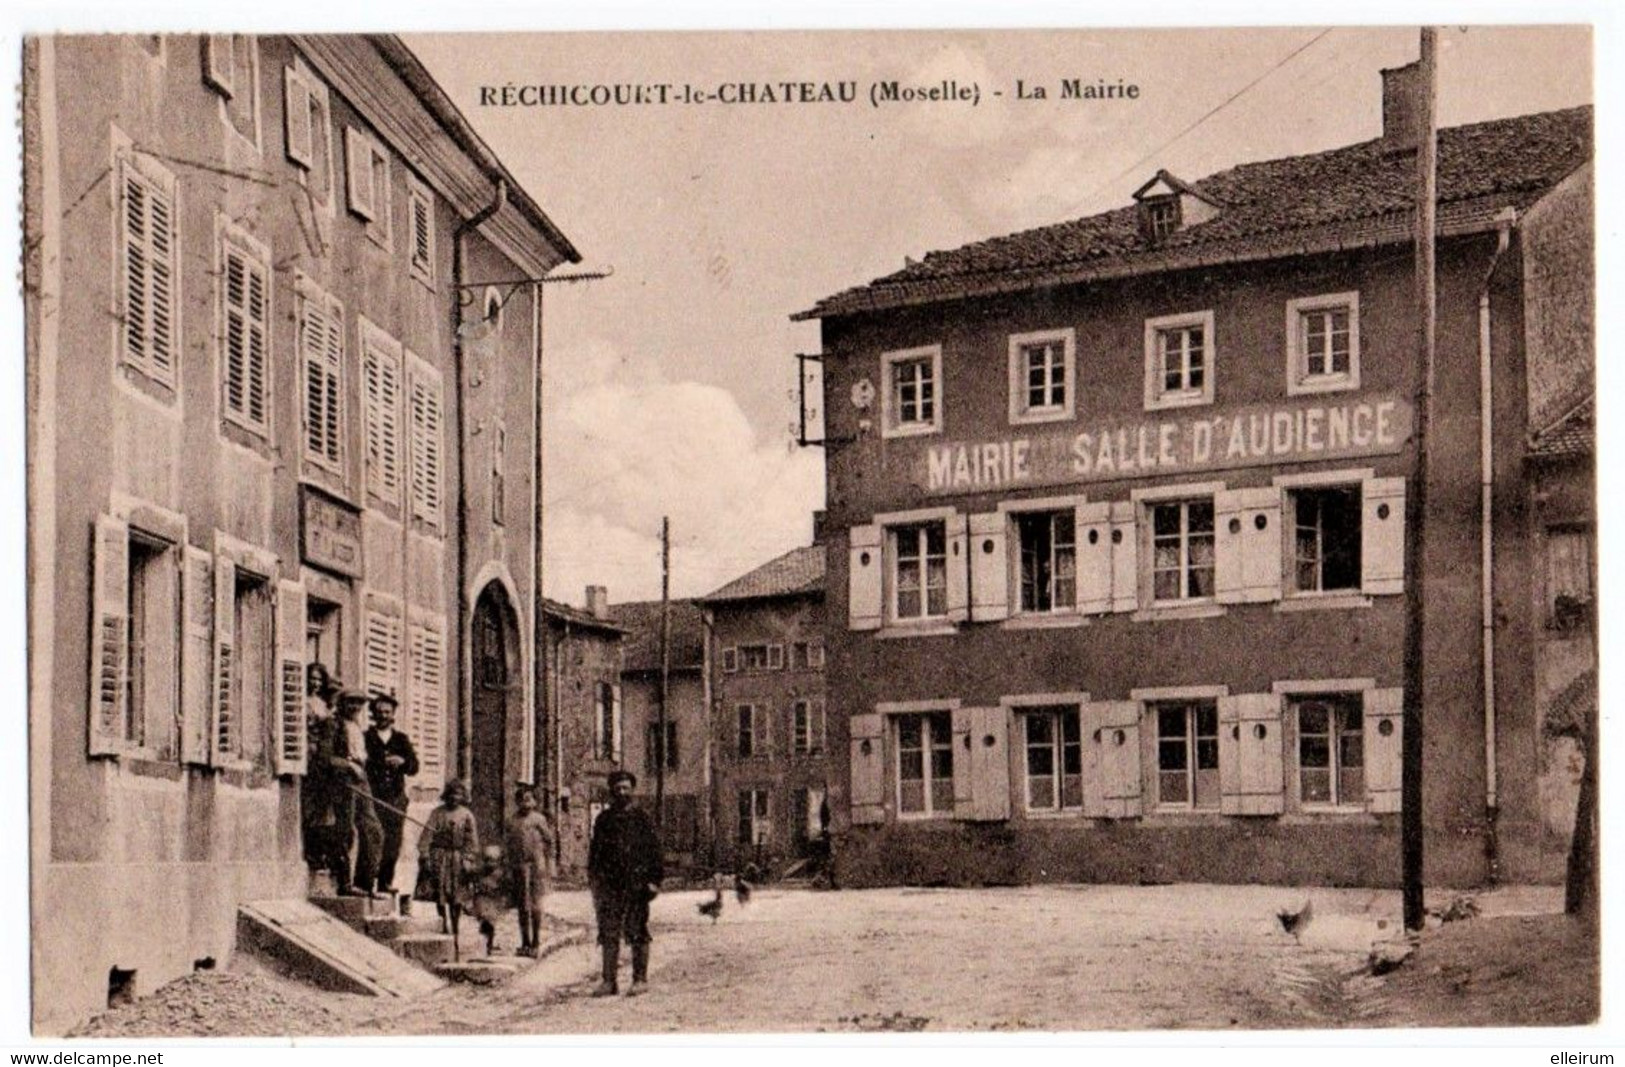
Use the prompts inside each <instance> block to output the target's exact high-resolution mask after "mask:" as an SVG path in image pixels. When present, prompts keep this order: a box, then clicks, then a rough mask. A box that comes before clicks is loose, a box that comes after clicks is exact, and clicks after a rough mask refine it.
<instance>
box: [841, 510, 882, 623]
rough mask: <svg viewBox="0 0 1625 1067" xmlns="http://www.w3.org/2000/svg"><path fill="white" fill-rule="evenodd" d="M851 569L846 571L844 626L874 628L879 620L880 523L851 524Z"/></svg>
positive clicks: (849, 533) (849, 537)
mask: <svg viewBox="0 0 1625 1067" xmlns="http://www.w3.org/2000/svg"><path fill="white" fill-rule="evenodd" d="M847 536H848V539H849V541H850V551H851V569H850V570H849V571H848V573H847V626H848V627H849V628H850V629H853V630H877V629H879V628H880V621H881V593H880V590H881V582H880V570H881V563H882V560H883V556H884V554H883V553H882V552H881V550H880V527H878V526H854V527H852V528H851V530H849V531H848V534H847Z"/></svg>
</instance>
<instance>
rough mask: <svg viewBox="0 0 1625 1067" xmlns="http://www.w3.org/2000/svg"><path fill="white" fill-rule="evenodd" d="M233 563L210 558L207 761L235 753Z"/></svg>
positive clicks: (218, 760)
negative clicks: (211, 597) (211, 661)
mask: <svg viewBox="0 0 1625 1067" xmlns="http://www.w3.org/2000/svg"><path fill="white" fill-rule="evenodd" d="M236 642H237V565H236V564H235V563H233V562H232V561H231V560H230V559H227V558H226V557H224V556H218V557H216V558H215V561H214V692H213V693H212V694H211V696H212V699H211V700H210V702H209V716H210V717H209V726H210V729H209V745H210V762H211V763H214V764H216V765H219V764H221V763H224V762H229V761H230V760H233V759H235V758H236V755H237V716H236V708H235V706H234V704H233V692H232V690H233V689H234V684H233V678H234V675H235V673H236V670H237V663H236Z"/></svg>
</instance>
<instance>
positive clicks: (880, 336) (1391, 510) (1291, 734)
mask: <svg viewBox="0 0 1625 1067" xmlns="http://www.w3.org/2000/svg"><path fill="white" fill-rule="evenodd" d="M1414 75H1415V67H1414V65H1413V67H1410V68H1401V69H1399V70H1394V71H1386V72H1384V95H1383V107H1382V133H1381V136H1379V137H1377V138H1376V139H1374V140H1370V141H1366V142H1364V143H1361V144H1355V145H1350V146H1348V147H1345V148H1339V149H1335V150H1332V151H1326V152H1318V153H1315V154H1312V155H1304V156H1298V157H1293V158H1286V159H1275V160H1266V161H1263V162H1257V163H1248V164H1244V165H1241V166H1236V167H1233V168H1231V169H1228V170H1224V171H1221V172H1220V173H1217V174H1214V175H1212V176H1210V177H1207V178H1203V179H1201V180H1197V181H1186V180H1182V179H1181V178H1179V177H1177V176H1175V175H1172V174H1169V173H1167V172H1165V171H1158V172H1156V173H1155V174H1154V175H1152V176H1150V177H1149V178H1148V179H1147V180H1145V181H1144V182H1143V184H1140V185H1139V187H1138V188H1137V189H1133V190H1132V198H1131V202H1129V203H1127V204H1126V205H1125V206H1123V207H1120V208H1117V209H1115V210H1111V211H1107V212H1104V213H1102V214H1098V215H1093V216H1090V217H1087V218H1081V219H1076V220H1072V221H1068V222H1063V223H1060V224H1058V225H1054V226H1047V227H1042V228H1039V229H1035V230H1030V231H1026V232H1022V233H1017V234H1012V235H1010V236H1006V237H998V238H993V239H990V240H986V241H981V242H978V243H975V244H971V245H967V246H965V247H963V248H959V249H955V250H951V251H945V252H935V253H931V254H929V255H927V256H926V257H925V258H924V259H923V260H921V261H918V262H911V263H910V264H909V265H907V266H906V267H905V268H904V269H903V270H901V271H899V272H897V273H895V274H891V275H888V276H886V277H883V278H880V279H878V280H876V281H874V282H871V283H869V284H867V285H862V286H859V287H857V288H854V289H850V290H847V291H845V292H841V293H838V294H836V295H834V296H831V297H828V298H827V299H824V300H822V301H820V302H818V303H817V304H816V305H815V306H814V307H813V308H812V309H810V310H808V311H805V312H802V313H800V314H799V315H797V316H796V318H798V319H809V320H817V321H819V322H820V323H821V326H822V336H823V355H822V362H823V368H824V383H823V384H824V395H825V396H826V397H828V398H830V399H829V403H828V405H827V411H826V414H825V418H826V427H825V430H826V436H827V438H828V439H829V441H830V442H831V444H832V445H833V446H835V447H831V448H830V450H829V451H828V453H827V482H828V484H827V499H828V501H829V516H828V523H829V535H828V539H827V540H828V546H829V556H828V565H829V590H830V603H829V620H828V626H827V630H826V633H827V638H826V640H827V645H828V657H829V670H828V674H827V683H826V699H827V701H828V707H829V709H830V712H831V714H830V716H829V722H828V741H829V745H830V748H831V750H832V751H834V752H837V753H839V754H840V758H839V759H837V760H836V761H835V762H834V765H833V767H832V778H831V783H830V795H831V798H832V800H833V803H832V805H831V807H832V811H833V815H834V837H835V853H836V867H837V873H838V876H839V880H840V882H841V884H843V885H862V884H877V883H907V882H913V883H940V882H948V883H961V884H962V883H976V882H999V883H1009V882H1032V881H1041V880H1081V881H1121V882H1157V881H1166V880H1182V881H1211V882H1279V883H1296V884H1334V885H1339V884H1340V885H1371V886H1395V885H1398V884H1399V881H1400V871H1401V865H1400V845H1399V833H1400V831H1399V819H1400V815H1399V813H1400V806H1401V788H1400V777H1401V776H1400V767H1401V748H1402V737H1403V729H1404V721H1403V715H1402V679H1403V648H1404V643H1405V631H1406V604H1407V598H1408V594H1411V595H1416V596H1419V597H1420V598H1421V600H1422V603H1423V610H1424V611H1425V618H1426V629H1425V633H1426V646H1425V656H1426V676H1425V679H1424V691H1423V694H1422V703H1423V707H1424V709H1425V710H1424V713H1423V714H1424V719H1423V722H1424V723H1425V738H1424V743H1423V747H1422V771H1423V790H1422V798H1421V804H1422V818H1423V822H1424V824H1425V827H1426V833H1425V855H1426V864H1425V870H1424V880H1425V881H1426V883H1427V884H1429V885H1458V886H1463V885H1476V884H1481V883H1484V882H1486V881H1489V880H1492V879H1495V878H1502V879H1506V880H1511V881H1521V880H1530V879H1544V878H1551V877H1553V876H1554V874H1555V871H1554V868H1553V865H1552V862H1551V861H1552V857H1553V854H1554V850H1555V851H1559V852H1560V850H1561V841H1560V840H1558V838H1560V837H1561V836H1562V834H1561V832H1560V831H1561V819H1560V818H1555V819H1554V818H1553V817H1552V815H1551V812H1550V806H1549V805H1545V806H1543V798H1542V791H1543V789H1546V788H1547V787H1548V785H1549V784H1550V783H1549V779H1550V776H1549V775H1543V771H1542V768H1543V765H1544V764H1545V761H1546V759H1547V758H1548V757H1547V755H1543V753H1546V752H1547V749H1546V748H1545V747H1544V745H1543V741H1542V724H1541V712H1540V710H1539V709H1540V708H1541V707H1542V700H1540V699H1537V698H1539V697H1541V695H1542V694H1543V693H1550V692H1551V691H1552V690H1553V689H1554V688H1557V687H1559V686H1561V684H1562V682H1563V679H1564V677H1566V676H1571V675H1574V674H1575V672H1576V670H1577V669H1579V668H1580V667H1581V665H1582V664H1583V663H1584V662H1588V661H1589V658H1590V657H1591V656H1592V655H1594V653H1593V651H1592V646H1591V645H1590V644H1589V642H1590V635H1589V632H1588V631H1587V629H1586V627H1587V626H1588V622H1586V621H1585V620H1588V619H1589V610H1590V601H1591V596H1592V594H1591V589H1592V586H1591V584H1590V579H1589V573H1590V569H1591V563H1590V559H1591V558H1593V557H1592V556H1589V555H1586V556H1584V558H1582V555H1583V554H1585V553H1591V552H1592V551H1593V545H1594V541H1593V539H1592V537H1591V535H1590V529H1591V527H1590V522H1591V516H1592V514H1594V512H1593V510H1592V508H1593V504H1592V501H1591V499H1590V493H1591V489H1590V460H1589V456H1588V455H1587V456H1586V457H1583V458H1582V457H1580V456H1578V455H1571V454H1570V453H1569V451H1568V450H1569V449H1571V448H1572V445H1571V444H1570V439H1571V436H1572V433H1573V431H1574V430H1575V429H1576V428H1577V423H1576V422H1575V420H1576V419H1577V418H1580V417H1581V416H1580V413H1579V409H1577V408H1574V407H1573V405H1572V404H1571V405H1570V407H1569V408H1568V409H1565V408H1564V401H1563V400H1562V398H1561V395H1560V391H1554V392H1553V393H1552V394H1551V396H1550V397H1549V399H1550V401H1551V402H1550V403H1544V402H1542V400H1543V392H1542V391H1543V390H1544V389H1545V388H1546V385H1547V383H1546V381H1545V379H1540V380H1537V381H1536V382H1535V383H1534V384H1533V385H1532V386H1530V387H1526V377H1525V374H1526V366H1527V365H1528V364H1529V362H1530V361H1531V360H1533V359H1535V358H1537V348H1538V345H1537V341H1536V339H1535V338H1534V337H1531V336H1529V335H1528V330H1529V328H1530V325H1531V322H1532V315H1533V314H1534V313H1535V312H1536V310H1537V309H1539V308H1541V306H1542V302H1543V301H1549V302H1550V304H1551V306H1550V307H1548V308H1546V312H1547V316H1548V319H1549V320H1550V321H1553V322H1555V323H1558V325H1556V326H1554V328H1553V330H1552V331H1551V332H1552V335H1553V336H1554V337H1557V338H1561V339H1562V348H1563V355H1562V358H1563V359H1564V360H1565V361H1567V362H1568V363H1569V364H1570V365H1572V366H1573V367H1575V368H1583V370H1584V377H1585V378H1586V379H1587V380H1589V375H1590V367H1591V362H1592V359H1593V355H1592V351H1591V342H1590V333H1589V305H1588V304H1587V305H1586V313H1585V316H1584V317H1585V318H1586V320H1587V326H1586V329H1585V331H1583V332H1577V329H1576V326H1575V318H1576V316H1575V315H1574V314H1573V313H1574V310H1575V308H1576V307H1577V306H1579V302H1582V301H1589V299H1590V298H1589V292H1590V290H1591V287H1592V284H1593V283H1592V274H1591V264H1590V253H1589V251H1588V250H1587V251H1583V252H1578V251H1577V247H1578V246H1576V245H1575V244H1574V243H1572V242H1575V241H1578V240H1579V239H1580V237H1581V235H1585V239H1586V241H1587V242H1589V231H1590V227H1591V225H1592V224H1591V221H1590V217H1589V210H1588V209H1587V208H1584V207H1581V208H1575V207H1573V206H1572V205H1570V204H1568V203H1567V202H1566V201H1567V200H1568V198H1569V197H1570V194H1571V193H1573V194H1575V195H1576V196H1578V195H1579V194H1578V192H1577V190H1576V188H1575V187H1576V186H1577V185H1582V186H1585V187H1586V189H1587V190H1588V188H1589V187H1588V185H1585V183H1586V182H1587V180H1588V178H1587V176H1585V175H1584V174H1583V173H1582V172H1583V171H1584V169H1585V168H1587V166H1588V163H1589V161H1590V159H1591V151H1592V149H1591V145H1592V113H1591V109H1590V108H1576V109H1572V110H1566V111H1556V112H1550V113H1543V114H1534V115H1524V116H1519V117H1515V118H1507V119H1500V120H1495V121H1489V122H1482V123H1477V124H1474V125H1470V126H1462V127H1456V128H1451V129H1445V130H1442V131H1440V133H1439V135H1438V217H1437V228H1438V255H1437V264H1438V267H1437V277H1438V296H1437V308H1438V329H1437V375H1436V385H1435V395H1434V405H1433V411H1434V418H1433V420H1432V424H1431V430H1430V436H1429V442H1430V452H1431V461H1430V465H1429V469H1428V470H1427V471H1425V472H1423V474H1422V476H1423V477H1425V478H1426V486H1427V493H1426V501H1427V503H1426V511H1425V513H1423V514H1422V515H1421V516H1420V521H1421V522H1422V523H1424V524H1425V531H1426V543H1427V550H1426V551H1427V555H1426V558H1425V561H1424V563H1425V574H1426V580H1425V584H1424V585H1423V586H1422V587H1421V588H1419V589H1418V588H1414V587H1413V576H1412V574H1411V573H1410V572H1409V571H1408V569H1407V566H1406V549H1405V543H1406V523H1407V521H1408V519H1407V498H1408V494H1409V493H1411V492H1413V491H1414V487H1415V486H1416V485H1417V484H1419V483H1418V482H1417V481H1416V480H1415V479H1416V476H1417V474H1416V468H1417V466H1418V457H1417V451H1416V449H1415V447H1414V438H1413V433H1414V430H1415V428H1416V425H1417V411H1416V408H1415V398H1416V396H1417V384H1418V370H1419V367H1420V361H1419V359H1418V358H1417V356H1416V337H1417V336H1418V316H1417V312H1416V309H1415V296H1414V292H1415V289H1414V284H1413V277H1414V275H1413V258H1412V246H1411V231H1412V218H1413V214H1414V212H1413V207H1412V205H1413V193H1412V190H1413V188H1414V185H1415V183H1414V180H1413V175H1414V174H1415V171H1416V146H1417V144H1418V142H1419V131H1418V129H1417V128H1416V126H1415V125H1414V115H1415V114H1416V113H1417V112H1416V109H1415V108H1414V107H1413V106H1412V103H1413V97H1412V96H1411V94H1412V93H1413V92H1414V83H1415V81H1416V79H1415V77H1414ZM1373 103H1375V100H1374V101H1373ZM1373 111H1374V112H1375V107H1373ZM1577 175H1579V177H1577ZM1130 192H1131V190H1130V189H1125V190H1124V193H1125V195H1127V194H1129V193H1130ZM1586 195H1587V196H1588V195H1589V193H1588V192H1587V194H1586ZM1548 216H1551V217H1548ZM1548 229H1550V232H1551V234H1552V239H1551V240H1549V241H1548V240H1543V239H1542V236H1541V235H1542V233H1543V232H1546V231H1548ZM1584 247H1585V248H1586V249H1589V243H1587V244H1586V245H1585V246H1584ZM825 251H826V252H827V251H828V250H825ZM1559 275H1561V276H1559ZM1547 282H1549V283H1551V284H1543V283H1547ZM1556 309H1562V314H1559V313H1558V311H1557V310H1556ZM1565 315H1566V316H1567V317H1566V318H1565ZM1553 316H1555V318H1554V317H1553ZM1562 322H1567V323H1568V325H1567V326H1563V325H1562ZM1554 358H1556V357H1555V354H1554ZM1567 395H1568V396H1570V397H1572V393H1569V394H1567ZM1588 410H1589V409H1587V411H1588ZM1537 411H1546V412H1548V413H1549V414H1550V416H1551V418H1550V419H1540V418H1537V417H1536V412H1537ZM1532 434H1533V438H1531V435H1532ZM1586 436H1588V435H1586ZM1531 441H1532V442H1533V443H1531ZM1588 447H1589V446H1587V448H1588ZM1557 451H1563V453H1564V455H1563V456H1561V457H1560V456H1557V455H1554V454H1553V453H1554V452H1557ZM1534 471H1539V473H1538V474H1535V473H1532V472H1534ZM1558 482H1561V483H1562V488H1561V489H1559V488H1558V484H1557V483H1558ZM1535 483H1538V484H1539V485H1540V486H1547V487H1549V488H1547V489H1541V488H1535V489H1534V492H1535V499H1534V501H1533V504H1532V498H1531V490H1532V487H1533V486H1534V484H1535ZM1542 492H1545V493H1546V496H1545V497H1544V499H1541V498H1540V494H1541V493H1542ZM1543 545H1544V547H1543ZM1542 560H1544V562H1542ZM1542 568H1544V577H1542ZM742 639H743V638H741V640H742ZM1570 643H1573V644H1575V645H1576V646H1577V647H1576V648H1564V649H1562V650H1561V651H1560V650H1559V646H1563V645H1566V644H1570ZM1581 643H1584V648H1579V647H1578V645H1579V644H1581ZM736 654H737V653H736ZM1537 660H1538V661H1540V662H1539V664H1538V665H1537ZM1559 660H1561V661H1562V665H1561V666H1559V665H1558V664H1559ZM737 663H738V661H736V666H737ZM720 696H721V694H719V697H720ZM730 699H734V698H730ZM738 699H744V698H738ZM753 751H754V750H753ZM1568 803H1569V807H1570V810H1572V801H1569V802H1568Z"/></svg>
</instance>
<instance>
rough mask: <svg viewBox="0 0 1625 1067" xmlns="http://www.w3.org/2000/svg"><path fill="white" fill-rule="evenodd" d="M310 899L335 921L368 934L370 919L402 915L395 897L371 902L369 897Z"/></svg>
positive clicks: (316, 897) (315, 897) (320, 897)
mask: <svg viewBox="0 0 1625 1067" xmlns="http://www.w3.org/2000/svg"><path fill="white" fill-rule="evenodd" d="M308 899H309V900H310V902H311V903H312V904H314V905H316V906H317V907H318V908H321V909H322V910H323V911H325V912H327V913H328V914H329V915H331V916H333V917H334V918H335V919H338V920H339V921H341V922H345V923H349V924H350V925H351V926H353V927H355V928H356V929H357V930H360V931H362V932H363V933H365V932H366V923H367V920H368V919H371V918H387V917H390V916H394V915H399V914H400V906H399V905H398V904H396V902H395V898H394V897H379V898H377V899H376V900H369V899H368V898H367V897H341V896H313V897H310V898H308Z"/></svg>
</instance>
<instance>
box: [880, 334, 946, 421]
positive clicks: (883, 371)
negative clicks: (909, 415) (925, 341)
mask: <svg viewBox="0 0 1625 1067" xmlns="http://www.w3.org/2000/svg"><path fill="white" fill-rule="evenodd" d="M905 363H910V364H912V363H928V365H929V366H930V368H931V371H930V374H931V380H930V383H929V384H930V386H931V417H930V419H923V418H916V419H911V420H910V421H908V422H903V421H901V414H902V413H901V412H900V411H898V410H897V409H898V407H899V406H900V400H899V399H898V398H897V397H896V396H895V393H896V389H897V385H896V380H895V373H896V368H897V367H898V366H900V365H901V364H905ZM880 379H881V391H880V404H881V419H880V435H881V437H883V438H891V437H918V436H922V435H925V434H935V433H941V432H942V402H943V395H942V393H943V391H942V346H941V345H924V346H922V347H919V348H902V349H897V350H894V351H891V352H882V353H881V354H880ZM919 403H920V402H919V401H918V400H916V404H919Z"/></svg>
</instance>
